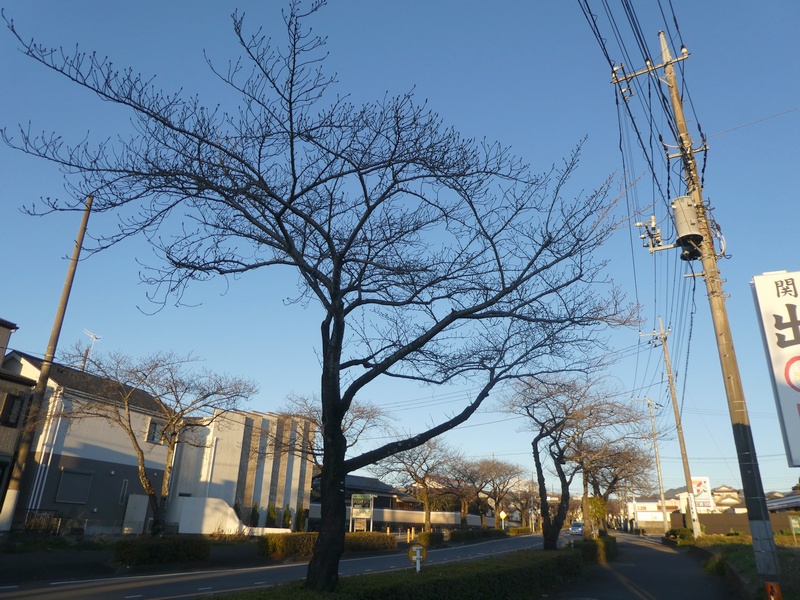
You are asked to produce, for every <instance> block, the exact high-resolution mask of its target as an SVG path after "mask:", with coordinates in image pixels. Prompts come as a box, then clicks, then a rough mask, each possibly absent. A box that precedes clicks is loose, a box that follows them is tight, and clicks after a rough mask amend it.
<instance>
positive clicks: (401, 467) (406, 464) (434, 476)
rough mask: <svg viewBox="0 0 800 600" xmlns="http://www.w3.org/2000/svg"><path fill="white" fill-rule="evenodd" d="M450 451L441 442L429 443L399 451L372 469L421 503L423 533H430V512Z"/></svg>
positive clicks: (439, 490)
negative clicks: (402, 487)
mask: <svg viewBox="0 0 800 600" xmlns="http://www.w3.org/2000/svg"><path fill="white" fill-rule="evenodd" d="M451 452H452V451H451V450H450V448H449V447H448V446H447V445H446V444H445V443H444V442H443V441H441V440H438V439H433V440H428V441H427V442H425V443H424V444H421V445H420V446H417V447H416V448H411V449H409V450H404V451H402V452H398V453H396V454H394V455H392V456H390V457H388V458H385V459H383V460H382V461H380V462H378V463H375V464H374V465H372V466H371V467H370V471H371V472H372V473H374V474H375V476H376V477H379V478H391V479H394V480H396V481H397V483H398V484H399V485H402V486H405V487H406V488H407V489H408V490H409V492H410V493H412V494H413V495H414V496H416V498H417V499H418V500H419V501H420V502H422V509H423V511H424V513H425V523H424V530H425V531H431V530H432V529H431V510H432V507H433V502H434V498H435V496H436V495H437V493H440V492H441V491H442V488H441V486H440V485H439V481H440V480H441V478H442V476H443V475H444V472H445V471H444V469H445V468H446V466H447V464H448V462H449V458H450V455H451Z"/></svg>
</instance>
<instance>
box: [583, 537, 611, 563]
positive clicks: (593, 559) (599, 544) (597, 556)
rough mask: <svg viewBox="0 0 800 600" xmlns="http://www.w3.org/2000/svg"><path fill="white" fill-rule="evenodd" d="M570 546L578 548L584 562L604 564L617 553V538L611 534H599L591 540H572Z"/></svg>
mask: <svg viewBox="0 0 800 600" xmlns="http://www.w3.org/2000/svg"><path fill="white" fill-rule="evenodd" d="M572 546H573V548H577V549H578V550H580V552H581V556H582V557H583V560H584V562H587V563H596V564H601V565H604V564H606V563H608V562H609V561H611V560H614V559H615V558H616V557H617V555H618V554H619V549H618V548H617V538H615V537H614V536H613V535H601V536H599V537H597V538H596V539H593V540H573V541H572Z"/></svg>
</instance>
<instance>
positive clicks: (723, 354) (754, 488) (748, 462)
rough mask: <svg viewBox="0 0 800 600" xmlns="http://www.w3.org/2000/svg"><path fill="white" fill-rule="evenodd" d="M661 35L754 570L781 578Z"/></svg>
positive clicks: (691, 160) (768, 579)
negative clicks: (693, 210) (734, 446)
mask: <svg viewBox="0 0 800 600" xmlns="http://www.w3.org/2000/svg"><path fill="white" fill-rule="evenodd" d="M659 38H660V40H661V53H662V60H663V62H664V74H665V75H666V79H667V86H668V87H669V96H670V102H671V104H672V112H673V115H674V116H675V125H676V126H677V128H678V137H679V139H678V143H679V145H680V151H681V158H682V160H683V169H684V180H685V182H686V191H687V193H688V194H689V197H690V198H691V199H692V204H693V205H694V209H695V210H696V211H697V225H698V227H699V229H700V233H701V235H702V239H700V240H699V241H698V243H696V244H694V243H693V242H691V241H690V242H689V243H690V244H692V245H694V246H696V248H697V250H699V253H700V262H701V263H702V265H703V275H704V278H705V282H706V291H707V292H708V303H709V306H710V307H711V320H712V321H713V323H714V333H715V335H716V338H717V351H718V353H719V362H720V366H721V367H722V377H723V381H724V382H725V393H726V396H727V399H728V412H730V417H731V427H732V428H733V440H734V443H735V445H736V453H737V456H738V459H739V471H740V472H741V476H742V487H743V488H744V497H745V504H746V505H747V518H748V520H749V522H750V532H751V534H752V536H753V551H754V552H755V558H756V570H757V571H758V574H759V576H760V577H761V580H762V583H764V584H765V585H766V584H768V583H774V584H778V581H779V578H780V565H779V563H778V551H777V548H776V547H775V538H774V537H773V534H772V525H771V523H770V520H769V511H768V510H767V499H766V497H765V496H764V488H763V486H762V483H761V472H760V470H759V467H758V459H757V457H756V448H755V444H754V442H753V432H752V430H751V428H750V418H749V416H748V414H747V405H746V404H745V399H744V388H743V386H742V379H741V376H740V375H739V365H738V363H737V361H736V352H735V351H734V348H733V337H732V336H731V328H730V323H729V321H728V310H727V308H726V306H725V295H724V294H723V292H722V279H721V278H720V273H719V268H718V267H717V254H716V251H715V250H714V239H713V237H712V236H711V228H710V226H709V221H708V217H707V215H706V208H705V204H704V203H703V195H702V189H701V185H700V177H699V175H698V173H697V163H696V162H695V160H694V154H693V150H692V140H691V137H690V136H689V131H688V129H687V127H686V119H685V117H684V114H683V104H682V102H681V96H680V92H679V90H678V84H677V81H676V78H675V67H674V66H673V61H672V57H671V55H670V51H669V47H668V46H667V40H666V37H665V36H664V32H663V31H662V32H659Z"/></svg>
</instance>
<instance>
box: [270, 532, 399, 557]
mask: <svg viewBox="0 0 800 600" xmlns="http://www.w3.org/2000/svg"><path fill="white" fill-rule="evenodd" d="M316 541H317V533H316V532H310V533H301V532H298V533H268V534H266V535H263V536H261V537H260V538H259V539H258V554H259V556H268V557H270V558H272V559H274V560H283V559H285V558H302V557H308V556H311V554H312V553H313V552H314V544H315V543H316ZM384 550H397V538H396V537H394V536H393V535H386V534H385V533H379V532H377V531H375V532H372V531H358V532H355V533H347V534H345V536H344V551H345V552H381V551H384Z"/></svg>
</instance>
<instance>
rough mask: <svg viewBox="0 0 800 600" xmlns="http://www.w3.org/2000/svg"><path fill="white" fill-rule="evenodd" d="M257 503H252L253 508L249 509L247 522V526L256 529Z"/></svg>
mask: <svg viewBox="0 0 800 600" xmlns="http://www.w3.org/2000/svg"><path fill="white" fill-rule="evenodd" d="M258 516H259V515H258V502H253V506H252V507H251V508H250V518H249V519H248V520H247V524H248V525H250V527H258Z"/></svg>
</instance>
